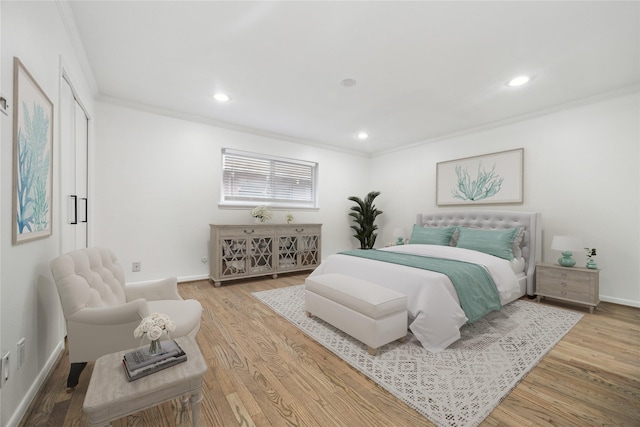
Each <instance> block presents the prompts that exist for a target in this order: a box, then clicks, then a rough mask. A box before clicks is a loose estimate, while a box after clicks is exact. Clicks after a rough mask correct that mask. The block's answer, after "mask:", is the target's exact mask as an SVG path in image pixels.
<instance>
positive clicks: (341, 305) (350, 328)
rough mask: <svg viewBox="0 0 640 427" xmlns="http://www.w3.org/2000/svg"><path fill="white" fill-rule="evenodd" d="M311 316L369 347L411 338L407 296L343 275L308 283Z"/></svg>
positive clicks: (307, 306)
mask: <svg viewBox="0 0 640 427" xmlns="http://www.w3.org/2000/svg"><path fill="white" fill-rule="evenodd" d="M305 309H306V311H307V316H309V317H311V316H312V315H313V316H317V317H319V318H320V319H322V320H324V321H325V322H327V323H330V324H331V325H333V326H335V327H336V328H338V329H340V330H341V331H343V332H346V333H347V334H349V335H351V336H352V337H354V338H356V339H358V340H359V341H362V342H363V343H365V344H366V345H367V346H368V347H369V354H371V355H372V356H373V355H375V354H376V352H377V349H378V347H380V346H383V345H385V344H388V343H390V342H391V341H394V340H398V339H399V340H400V341H401V342H402V341H404V338H405V336H406V335H407V322H408V314H407V296H406V295H404V294H401V293H400V292H396V291H394V290H391V289H387V288H385V287H382V286H379V285H376V284H374V283H370V282H367V281H365V280H362V279H357V278H355V277H350V276H345V275H343V274H321V275H317V276H311V277H308V278H307V279H306V280H305Z"/></svg>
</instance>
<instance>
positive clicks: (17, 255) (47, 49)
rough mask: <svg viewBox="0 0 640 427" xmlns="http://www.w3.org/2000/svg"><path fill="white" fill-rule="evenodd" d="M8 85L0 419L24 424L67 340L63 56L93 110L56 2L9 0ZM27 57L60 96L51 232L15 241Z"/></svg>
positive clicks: (1, 227)
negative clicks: (57, 265) (60, 290)
mask: <svg viewBox="0 0 640 427" xmlns="http://www.w3.org/2000/svg"><path fill="white" fill-rule="evenodd" d="M1 19H2V21H1V32H2V34H1V39H2V45H1V53H0V54H1V61H0V64H1V68H2V72H1V73H0V74H1V76H2V77H1V78H2V80H1V88H2V89H1V92H2V94H3V95H4V96H6V97H8V99H9V103H10V106H11V108H10V111H9V114H10V115H9V116H8V117H7V116H4V115H0V120H2V130H1V132H2V133H1V135H0V137H1V138H0V139H1V142H0V197H1V200H0V209H1V212H2V214H1V220H0V236H2V239H1V241H0V253H1V254H2V258H1V262H0V275H1V285H0V293H1V294H2V300H1V303H0V304H1V307H0V319H1V320H0V325H1V331H0V352H1V353H2V354H4V353H5V352H7V351H9V352H10V353H11V356H10V359H11V362H10V374H9V380H8V381H7V383H6V384H4V385H3V387H2V395H1V402H0V405H1V408H2V410H1V411H0V412H1V418H0V425H2V426H12V425H17V423H18V422H19V421H20V419H21V417H22V415H23V413H24V412H25V411H26V409H27V407H28V405H29V404H30V403H31V398H32V397H33V396H34V395H35V393H36V392H37V391H38V387H39V386H40V384H41V383H42V382H43V381H44V379H45V377H46V375H48V373H49V369H50V367H51V366H52V365H53V363H55V361H56V357H57V355H58V354H59V352H60V351H61V350H62V349H63V346H64V341H63V339H64V329H63V319H62V313H61V311H60V302H59V299H58V294H57V292H56V290H55V285H54V284H53V281H52V279H51V273H50V270H49V262H50V261H51V259H53V258H54V257H55V256H57V255H58V253H59V241H60V239H59V224H58V222H57V221H59V220H60V215H59V212H60V209H59V206H60V202H59V197H60V195H59V193H58V188H57V187H58V180H59V173H58V170H57V168H58V164H57V163H56V162H57V159H58V158H59V156H58V152H59V151H58V150H59V145H60V141H59V138H58V134H57V131H58V123H57V122H56V120H57V110H56V109H57V105H58V100H59V83H60V64H61V58H62V62H63V63H64V65H65V67H66V68H67V71H68V72H69V74H70V75H71V76H72V77H73V78H74V82H75V83H76V85H77V89H78V91H79V92H80V94H82V95H83V99H85V100H86V103H87V107H88V108H89V109H90V110H91V109H92V108H93V107H92V101H91V100H92V96H93V95H92V94H91V93H90V90H89V89H88V84H87V82H86V80H85V79H84V78H83V74H82V71H81V67H80V65H79V61H78V60H77V58H76V57H75V54H74V51H73V48H72V45H71V42H70V40H69V38H68V35H67V33H66V30H65V27H64V25H63V23H62V20H61V19H60V15H59V13H58V8H57V5H56V3H54V2H2V15H1ZM14 56H17V57H19V58H20V60H21V62H22V63H23V64H24V66H25V67H26V68H27V70H29V72H30V73H31V75H32V76H33V78H34V79H35V80H36V81H37V82H38V84H39V85H40V86H41V87H42V89H43V90H44V91H45V93H46V94H47V96H48V97H49V98H50V99H51V101H52V102H53V103H54V140H53V143H54V153H53V155H54V171H53V172H54V174H53V183H54V194H53V201H52V202H53V203H52V205H53V221H54V222H53V229H52V231H53V234H52V236H51V237H48V238H45V239H41V240H37V241H32V242H27V243H22V244H20V245H15V246H14V245H12V244H11V224H12V218H13V215H12V213H11V209H12V207H11V200H12V171H13V167H12V159H13V137H12V133H13V114H14V112H15V108H14V107H15V106H14V105H13V58H14ZM22 337H25V338H26V360H25V362H24V365H23V366H22V367H20V369H18V367H17V364H16V362H17V357H16V356H17V342H18V340H20V338H22Z"/></svg>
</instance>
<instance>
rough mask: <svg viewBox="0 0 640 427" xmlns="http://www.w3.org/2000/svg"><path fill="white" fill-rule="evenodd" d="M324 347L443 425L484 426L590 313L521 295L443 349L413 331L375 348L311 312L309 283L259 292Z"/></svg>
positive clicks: (273, 307) (265, 301)
mask: <svg viewBox="0 0 640 427" xmlns="http://www.w3.org/2000/svg"><path fill="white" fill-rule="evenodd" d="M253 295H254V296H255V297H256V298H257V299H258V300H260V301H261V302H263V303H264V304H266V305H267V306H269V307H271V308H272V309H273V310H274V311H275V312H276V313H278V314H280V315H281V316H283V317H284V318H286V319H287V320H289V321H290V322H292V323H293V324H294V325H296V326H297V327H298V328H300V329H301V330H302V331H304V332H305V333H306V334H308V335H309V336H311V337H312V338H314V339H315V340H316V341H318V342H319V343H320V344H322V345H323V346H324V347H326V348H327V349H329V350H330V351H332V352H333V353H335V354H336V355H337V356H339V357H340V358H342V359H343V360H345V361H346V362H347V363H349V364H350V365H351V366H353V367H354V368H356V369H357V370H359V371H360V372H362V373H363V374H364V375H366V376H367V377H369V378H371V379H372V380H373V381H375V382H376V383H378V384H379V385H380V386H382V387H383V388H385V389H386V390H387V391H389V392H390V393H391V394H393V395H394V396H396V397H397V398H399V399H400V400H402V401H403V402H405V403H406V404H407V405H409V406H411V407H412V408H414V409H415V410H416V411H418V412H420V413H421V414H422V415H424V416H425V417H427V418H428V419H429V420H430V421H432V422H433V423H435V424H436V425H438V426H449V427H450V426H455V427H462V426H477V425H479V424H480V423H481V422H482V420H484V419H485V418H486V417H487V416H488V415H489V414H490V413H491V411H492V410H493V409H494V408H495V407H496V406H497V405H498V404H499V403H500V401H502V399H504V398H505V396H506V395H507V394H509V392H510V391H511V390H512V389H513V388H514V387H515V386H516V385H517V384H518V382H520V380H522V378H523V377H524V376H525V375H526V374H527V373H528V372H529V371H530V370H531V369H532V368H533V367H534V366H535V365H536V364H537V363H538V362H539V361H540V360H541V359H542V358H543V357H544V356H545V355H546V354H547V353H548V352H549V350H551V349H552V348H553V346H555V345H556V344H557V343H558V341H560V340H561V339H562V337H563V336H564V335H565V334H566V333H567V332H569V330H571V328H572V327H573V326H574V325H575V324H576V323H578V321H579V320H580V319H581V318H582V314H580V313H575V312H572V311H567V310H562V309H559V308H555V307H550V306H547V305H543V304H538V303H535V302H533V301H526V300H517V301H514V302H513V303H511V304H508V305H506V306H505V307H503V309H502V310H501V311H499V312H494V313H491V314H489V315H487V316H485V317H484V318H483V319H481V320H479V321H477V322H476V323H475V324H473V325H465V326H463V327H462V329H461V331H460V332H461V334H462V338H461V339H460V340H458V341H457V342H455V343H454V344H453V345H451V346H450V347H449V348H448V349H446V350H444V351H443V352H440V353H437V354H433V353H430V352H428V351H426V350H425V349H424V348H423V347H422V346H421V345H420V342H419V341H418V340H417V339H416V338H415V337H413V335H411V334H410V335H408V337H407V340H406V341H405V342H404V343H399V342H397V341H396V342H392V343H390V344H387V345H385V346H383V347H380V348H379V349H378V354H377V355H376V356H370V355H369V353H368V352H367V347H366V346H365V345H364V344H362V343H361V342H360V341H357V340H356V339H354V338H352V337H350V336H349V335H346V334H345V333H343V332H342V331H340V330H338V329H336V328H334V327H333V326H331V325H329V324H328V323H326V322H324V321H322V320H320V319H318V318H316V317H312V318H308V317H307V316H306V314H305V310H304V285H298V286H290V287H287V288H280V289H275V290H270V291H262V292H256V293H254V294H253Z"/></svg>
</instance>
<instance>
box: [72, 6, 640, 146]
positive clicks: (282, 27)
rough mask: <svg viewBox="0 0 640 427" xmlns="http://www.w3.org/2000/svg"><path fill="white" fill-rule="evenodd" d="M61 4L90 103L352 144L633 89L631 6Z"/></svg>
mask: <svg viewBox="0 0 640 427" xmlns="http://www.w3.org/2000/svg"><path fill="white" fill-rule="evenodd" d="M70 5H71V10H72V11H73V15H74V16H75V21H76V25H77V29H78V32H79V38H80V40H81V41H82V44H83V46H84V50H85V53H86V56H87V58H88V62H89V64H90V67H91V70H92V73H93V76H94V79H95V81H96V83H97V89H98V91H99V94H100V96H101V97H102V98H104V99H110V100H114V101H117V102H122V103H126V104H130V105H138V106H146V108H151V109H155V110H157V111H164V112H166V113H168V114H175V115H177V116H179V117H189V118H194V119H196V120H204V121H210V122H212V123H217V124H219V125H221V126H224V127H230V128H235V129H246V130H248V131H251V132H257V133H259V134H265V135H273V136H279V137H283V138H287V139H293V140H299V141H305V142H308V143H311V144H319V145H327V146H332V147H335V148H338V149H342V150H347V151H354V152H362V153H365V154H374V153H379V152H383V151H387V150H392V149H395V148H396V147H401V146H405V145H410V144H414V143H417V142H423V141H432V140H436V139H439V138H442V137H445V136H450V135H455V134H460V133H464V132H467V131H471V130H477V129H479V128H483V127H487V126H493V125H496V124H500V123H507V122H510V121H513V120H517V119H518V118H522V117H529V116H531V115H535V114H539V113H540V112H544V111H549V110H550V109H552V110H553V109H557V108H561V107H559V106H562V105H566V104H570V105H575V104H576V103H579V102H581V100H584V99H585V98H593V97H596V98H597V97H600V96H606V95H603V94H606V93H610V92H612V91H613V93H620V92H627V91H629V92H630V91H632V90H637V88H638V84H639V83H640V2H638V1H632V2H629V1H627V2H614V1H602V2H595V1H584V2H583V1H566V2H553V1H540V2H525V1H513V2H504V1H496V2H484V1H473V2H461V1H448V2H447V1H444V2H443V1H423V2H419V1H413V2H400V1H389V2H384V1H349V2H338V1H317V2H309V1H299V2H265V1H260V2H242V1H236V2H228V1H225V2H222V1H196V2H189V1H141V2H133V1H125V2H118V1H72V2H71V3H70ZM520 74H529V75H531V76H532V80H531V82H530V83H529V84H528V85H526V86H523V87H519V88H509V87H507V86H506V85H505V84H506V82H507V81H508V80H509V79H510V78H512V77H514V76H517V75H520ZM344 79H355V80H356V81H357V84H356V85H355V86H353V87H344V86H342V85H341V81H342V80H344ZM216 91H224V92H226V93H228V94H229V95H230V96H231V98H232V99H231V101H230V102H227V103H225V104H221V103H218V102H216V101H214V100H213V99H212V95H213V93H214V92H216ZM361 130H365V131H366V132H367V133H369V135H370V138H369V139H368V140H367V141H366V142H362V141H360V140H358V139H357V138H356V134H357V133H358V132H359V131H361Z"/></svg>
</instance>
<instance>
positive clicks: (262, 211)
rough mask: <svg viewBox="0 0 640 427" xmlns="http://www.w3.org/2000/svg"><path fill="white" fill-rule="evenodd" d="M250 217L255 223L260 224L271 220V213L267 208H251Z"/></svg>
mask: <svg viewBox="0 0 640 427" xmlns="http://www.w3.org/2000/svg"><path fill="white" fill-rule="evenodd" d="M251 216H252V217H253V218H254V219H255V221H256V223H258V224H260V223H263V222H267V221H269V220H270V219H271V218H273V213H272V212H271V209H269V206H265V205H261V206H256V207H255V208H253V210H252V211H251Z"/></svg>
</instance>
